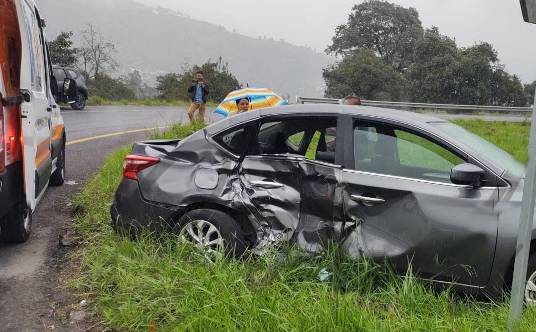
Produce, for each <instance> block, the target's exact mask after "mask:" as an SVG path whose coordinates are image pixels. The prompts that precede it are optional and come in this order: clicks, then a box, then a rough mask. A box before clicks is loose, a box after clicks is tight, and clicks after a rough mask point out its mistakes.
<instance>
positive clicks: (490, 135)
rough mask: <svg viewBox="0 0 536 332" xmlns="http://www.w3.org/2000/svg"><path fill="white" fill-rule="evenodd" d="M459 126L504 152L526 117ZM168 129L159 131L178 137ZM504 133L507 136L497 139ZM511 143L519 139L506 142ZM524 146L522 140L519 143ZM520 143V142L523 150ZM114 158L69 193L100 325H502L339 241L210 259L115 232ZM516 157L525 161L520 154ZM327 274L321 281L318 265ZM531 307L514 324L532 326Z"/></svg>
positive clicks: (181, 132)
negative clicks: (341, 247) (342, 247)
mask: <svg viewBox="0 0 536 332" xmlns="http://www.w3.org/2000/svg"><path fill="white" fill-rule="evenodd" d="M461 124H462V125H464V126H465V127H468V128H469V129H471V130H473V131H475V132H477V133H479V134H481V135H482V136H484V137H485V138H487V139H489V140H492V141H500V142H501V144H504V145H503V148H505V149H506V150H508V151H510V152H515V151H518V152H520V151H521V150H523V148H524V147H525V148H526V140H520V141H516V139H515V137H518V135H519V132H521V131H524V130H525V129H526V128H525V125H523V124H514V125H509V124H502V123H497V124H495V123H493V124H490V123H480V122H464V123H461ZM194 130H195V128H193V127H179V126H177V127H174V128H172V130H171V131H170V132H168V133H165V134H159V137H161V138H166V137H169V138H171V137H184V136H186V135H188V134H189V133H191V132H193V131H194ZM497 136H506V137H497ZM507 142H513V143H515V144H508V143H507ZM523 144H525V146H524V147H523ZM518 145H521V146H520V147H519V146H518ZM129 151H130V148H124V149H121V150H119V151H117V152H116V153H114V154H113V155H111V156H110V157H109V158H108V160H107V161H106V163H105V164H104V166H103V167H102V168H101V169H100V171H99V172H98V174H97V175H96V176H95V178H93V179H92V180H91V181H90V182H89V183H88V184H87V185H86V186H85V188H84V190H83V191H82V193H80V194H79V195H78V196H77V197H76V198H75V200H74V203H75V206H77V207H79V209H78V211H79V212H78V213H77V215H76V220H75V224H76V227H77V230H78V232H79V233H80V234H81V235H82V237H83V239H84V245H83V247H82V248H81V249H80V250H79V251H78V252H77V253H76V256H75V259H77V261H79V262H80V266H81V270H82V274H81V275H80V276H78V277H77V278H76V279H73V280H71V286H73V287H75V289H77V290H78V291H79V292H80V293H81V294H85V296H86V298H87V296H89V299H90V303H91V304H92V305H93V306H94V308H95V309H96V310H97V311H98V312H99V313H100V315H101V317H102V319H103V320H104V322H105V324H106V325H108V326H110V327H111V328H113V329H116V330H121V331H123V330H126V331H147V330H149V329H151V327H153V328H154V327H157V329H158V331H183V330H187V331H216V330H217V331H221V330H223V331H236V330H244V331H280V330H282V331H302V330H306V331H503V330H505V326H506V319H507V316H508V307H507V303H506V301H501V302H498V303H489V302H486V303H482V302H477V301H472V300H466V299H460V298H458V297H454V296H453V295H452V294H451V293H450V292H449V291H448V290H447V291H443V292H440V293H437V292H432V291H430V290H428V289H427V288H426V287H425V286H423V285H422V284H421V283H419V282H418V281H416V280H415V279H414V278H413V277H412V276H411V273H408V276H407V277H406V278H401V277H398V276H395V275H393V274H392V273H390V272H389V271H388V270H387V269H386V268H384V267H381V266H377V265H375V264H371V263H370V262H368V261H367V260H361V261H357V262H356V261H349V260H346V259H344V258H340V256H339V255H338V253H337V250H336V248H332V249H330V250H328V251H327V252H325V253H324V254H322V255H316V256H307V255H304V254H302V253H301V252H299V251H297V250H293V249H292V248H284V249H282V250H280V251H279V252H278V251H275V250H274V251H270V252H268V254H266V255H265V256H263V257H262V258H256V259H254V258H250V259H248V260H246V261H232V260H226V259H217V260H214V261H209V260H207V259H206V258H205V256H204V255H202V254H200V253H199V252H197V251H195V250H193V249H192V248H190V247H189V246H185V245H178V244H177V241H176V239H175V238H173V237H172V236H163V237H161V238H159V239H158V240H156V239H155V238H154V237H150V236H147V237H142V238H141V239H140V240H139V241H136V242H133V241H130V240H128V239H125V238H122V237H119V236H116V235H115V234H114V233H113V232H112V230H111V227H110V226H109V220H110V217H109V208H110V205H111V201H112V198H113V194H114V191H115V189H116V187H117V185H118V183H119V181H120V178H121V165H122V159H123V157H124V156H125V155H126V154H128V153H129ZM517 157H518V158H521V160H522V158H523V155H522V154H518V156H517ZM323 269H326V270H327V271H329V272H332V273H333V274H332V275H331V277H330V278H329V279H328V280H327V281H324V282H322V281H320V280H319V278H318V275H319V272H321V271H322V270H323ZM534 326H536V310H534V309H529V310H527V311H526V312H525V314H524V316H523V320H522V325H521V328H520V330H522V331H532V330H534Z"/></svg>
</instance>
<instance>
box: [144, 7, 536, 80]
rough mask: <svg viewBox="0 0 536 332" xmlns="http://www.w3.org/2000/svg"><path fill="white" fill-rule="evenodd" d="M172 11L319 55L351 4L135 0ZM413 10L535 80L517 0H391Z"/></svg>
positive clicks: (532, 50)
mask: <svg viewBox="0 0 536 332" xmlns="http://www.w3.org/2000/svg"><path fill="white" fill-rule="evenodd" d="M137 1H138V2H140V3H143V4H146V5H151V6H162V7H165V8H170V9H174V10H177V11H180V12H182V13H183V14H185V15H187V16H189V17H191V18H195V19H200V20H205V21H208V22H211V23H215V24H219V25H222V26H224V27H225V28H227V29H228V30H230V31H233V30H235V31H237V32H239V33H242V34H246V35H250V36H254V37H257V36H266V37H273V38H275V39H284V40H286V41H288V42H290V43H293V44H297V45H306V46H310V47H312V48H314V49H315V50H317V51H323V50H324V49H325V48H326V46H327V45H328V44H329V43H330V41H331V37H332V36H333V34H334V31H335V28H336V27H337V26H338V25H340V24H343V23H345V22H346V19H347V17H348V14H349V13H350V10H351V8H352V7H353V6H354V5H355V4H357V3H360V2H361V1H351V0H330V1H316V0H315V1H313V0H290V1H289V0H272V1H270V2H267V1H261V0H226V1H214V0H194V1H192V0H137ZM391 2H394V3H397V4H399V5H402V6H405V7H414V8H416V9H417V10H418V11H419V13H420V16H421V20H422V22H423V24H424V26H425V27H430V26H437V27H439V29H440V30H441V32H442V33H443V34H446V35H448V36H451V37H453V38H455V39H456V41H457V42H458V44H459V45H461V46H470V45H473V44H474V43H477V42H479V41H487V42H490V43H492V44H493V45H494V46H495V48H496V49H497V50H498V52H499V57H500V59H501V60H502V62H503V64H505V65H506V69H507V70H508V71H509V72H511V73H513V74H517V75H518V76H519V77H520V78H521V79H522V80H523V81H525V82H529V81H533V80H536V66H535V65H534V63H535V62H536V60H535V56H534V55H535V54H536V43H535V42H534V41H535V39H536V25H531V24H527V23H524V22H523V20H522V17H521V12H520V8H519V1H518V0H392V1H391Z"/></svg>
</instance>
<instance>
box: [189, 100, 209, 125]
mask: <svg viewBox="0 0 536 332" xmlns="http://www.w3.org/2000/svg"><path fill="white" fill-rule="evenodd" d="M205 109H206V104H205V103H201V104H196V103H192V104H191V105H190V107H189V108H188V111H187V112H188V117H189V118H190V121H191V122H193V121H194V115H195V111H197V110H199V121H200V122H205Z"/></svg>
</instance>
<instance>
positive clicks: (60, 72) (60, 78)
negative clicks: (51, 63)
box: [54, 68, 66, 84]
mask: <svg viewBox="0 0 536 332" xmlns="http://www.w3.org/2000/svg"><path fill="white" fill-rule="evenodd" d="M54 76H55V77H56V81H58V82H59V83H61V84H63V81H64V80H65V77H66V76H65V72H64V71H63V69H59V68H56V69H54Z"/></svg>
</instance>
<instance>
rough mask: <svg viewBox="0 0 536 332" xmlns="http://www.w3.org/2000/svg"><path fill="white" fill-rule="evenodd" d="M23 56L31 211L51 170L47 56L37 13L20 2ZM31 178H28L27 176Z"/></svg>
mask: <svg viewBox="0 0 536 332" xmlns="http://www.w3.org/2000/svg"><path fill="white" fill-rule="evenodd" d="M19 5H20V6H21V7H22V8H20V11H19V12H22V13H23V15H22V18H21V21H22V24H21V26H22V27H24V29H23V31H22V35H23V40H24V43H23V44H24V46H23V52H22V62H23V64H22V73H21V89H22V90H23V95H24V96H25V102H24V103H23V104H22V105H21V113H22V117H23V120H22V130H23V138H24V152H23V154H24V168H25V170H24V172H25V181H26V183H25V187H26V193H27V195H28V196H29V197H27V199H28V201H29V203H30V206H31V208H32V209H33V208H34V207H35V204H36V198H38V196H39V195H40V194H41V193H43V192H44V189H45V188H46V185H47V183H48V181H49V178H50V174H51V169H52V158H51V157H52V156H51V145H50V143H51V142H50V134H51V115H50V111H51V110H52V109H51V106H50V100H49V97H50V93H49V87H48V86H47V84H48V78H47V67H46V63H47V61H46V55H45V47H44V41H43V33H42V30H41V22H40V20H39V19H38V13H37V11H36V9H35V8H34V7H32V5H31V4H30V3H29V2H27V1H21V2H20V3H19ZM30 174H31V175H30Z"/></svg>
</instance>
